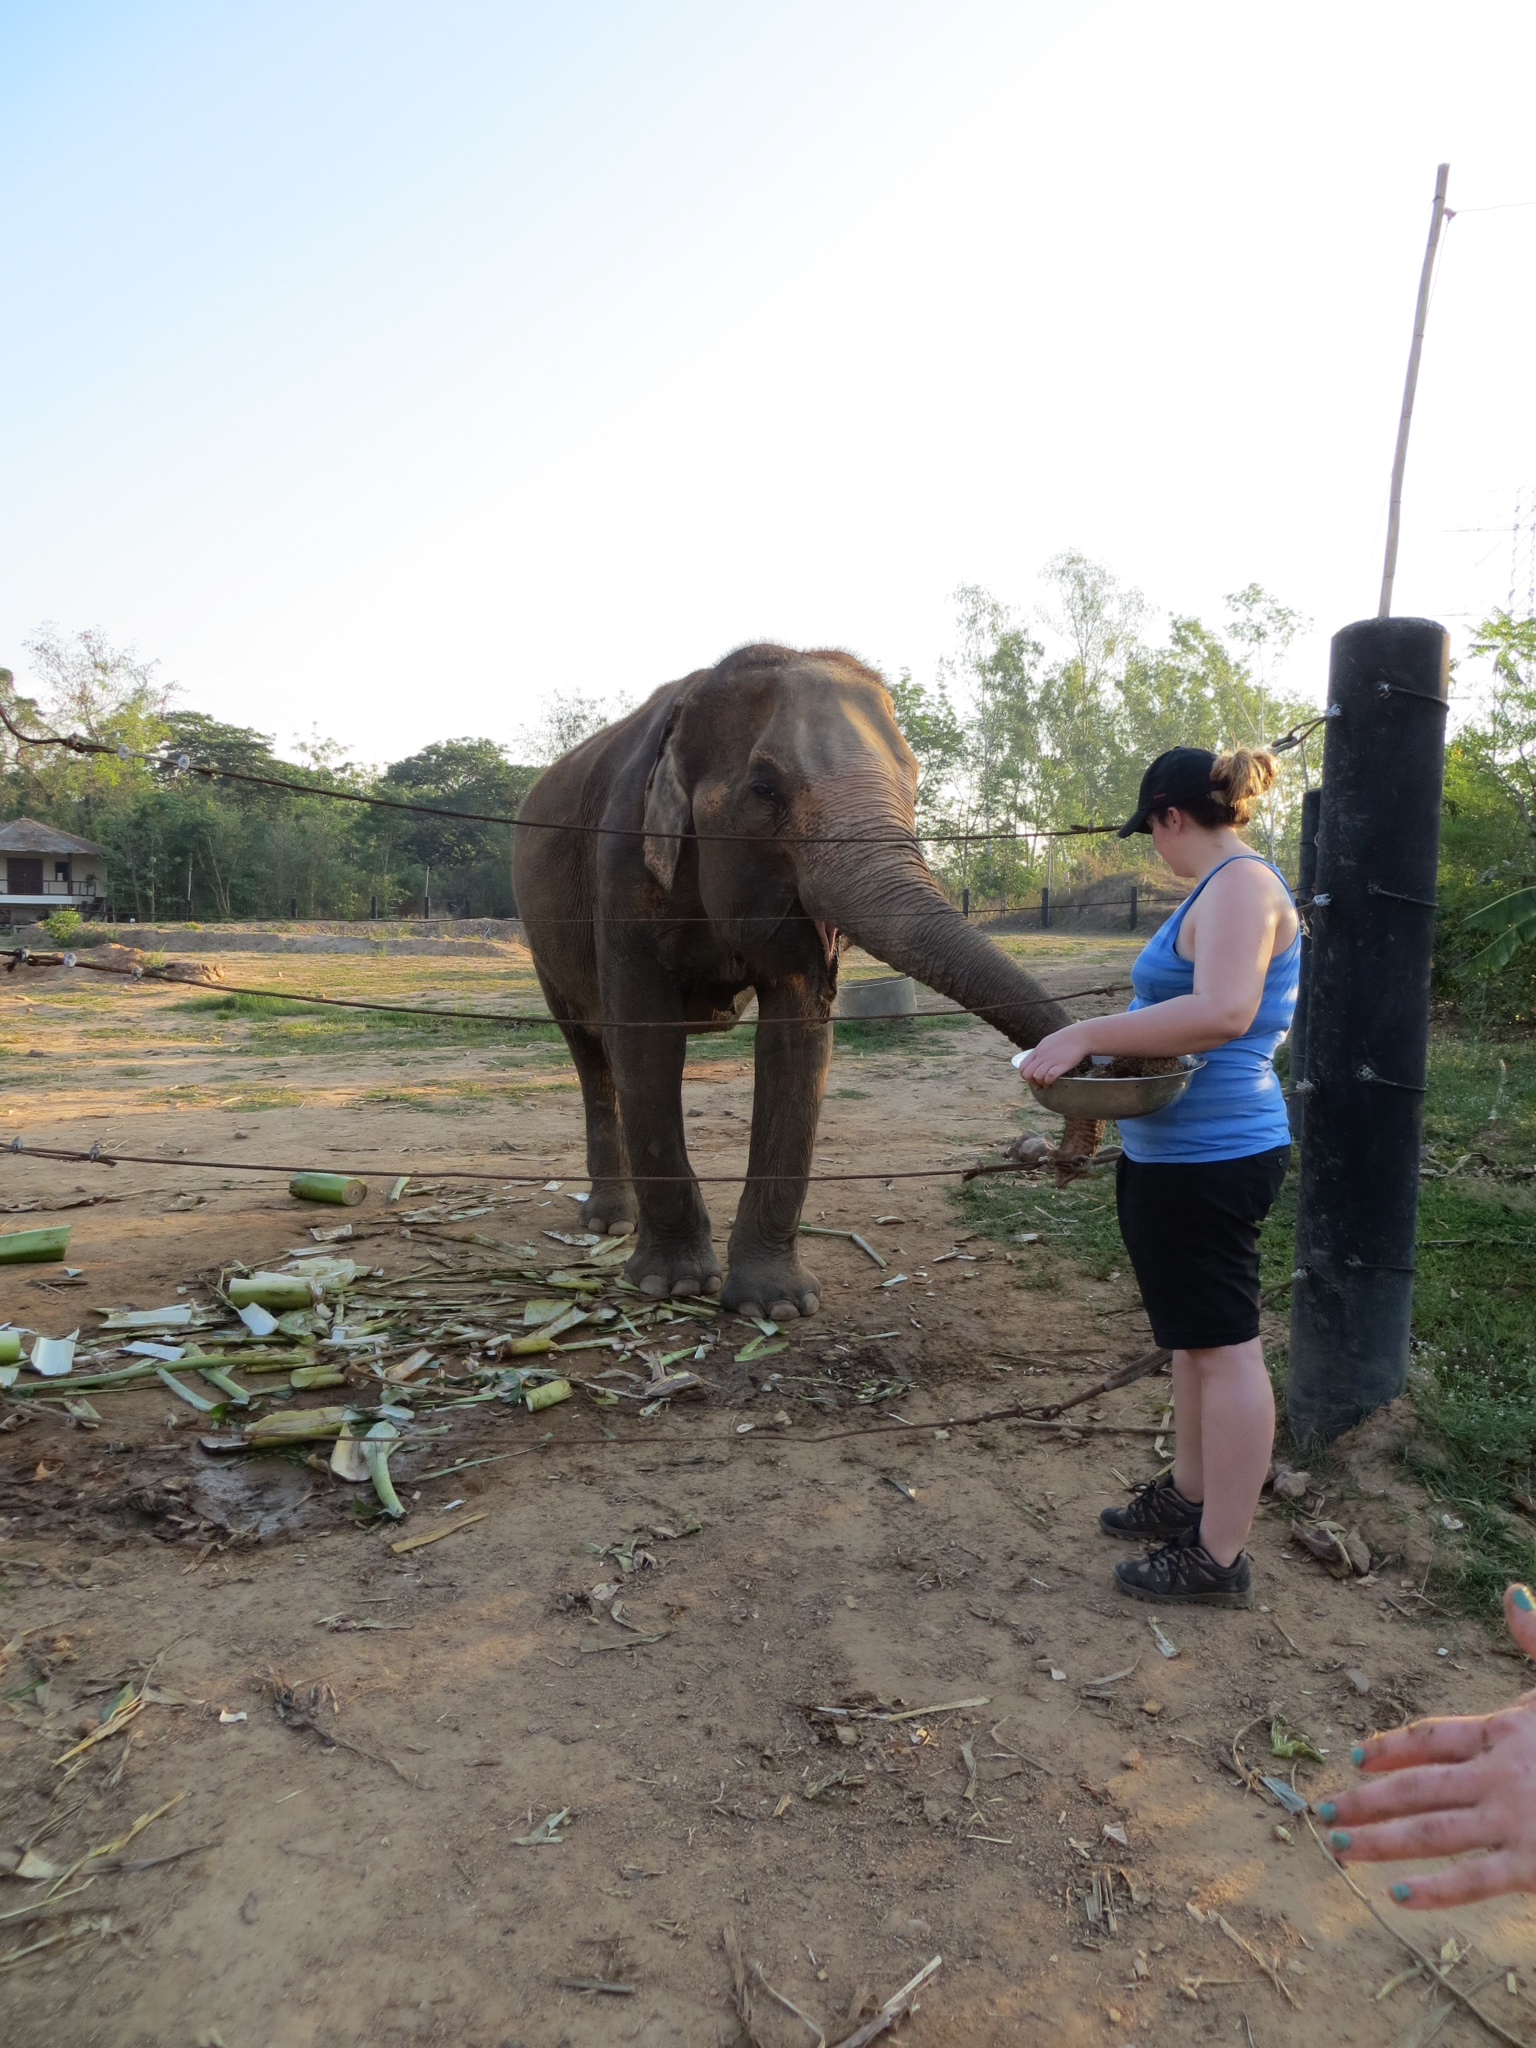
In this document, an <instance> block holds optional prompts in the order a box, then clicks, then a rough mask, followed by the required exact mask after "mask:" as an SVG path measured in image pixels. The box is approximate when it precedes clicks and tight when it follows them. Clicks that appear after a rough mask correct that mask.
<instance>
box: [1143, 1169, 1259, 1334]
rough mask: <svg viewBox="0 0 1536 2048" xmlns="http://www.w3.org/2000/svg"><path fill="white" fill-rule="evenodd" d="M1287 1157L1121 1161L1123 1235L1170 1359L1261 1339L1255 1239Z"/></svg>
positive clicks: (1148, 1307) (1153, 1322)
mask: <svg viewBox="0 0 1536 2048" xmlns="http://www.w3.org/2000/svg"><path fill="white" fill-rule="evenodd" d="M1290 1162H1291V1148H1290V1146H1289V1145H1285V1146H1282V1147H1281V1149H1280V1150H1279V1151H1276V1152H1255V1153H1253V1154H1252V1155H1251V1156H1250V1157H1249V1158H1247V1159H1209V1160H1196V1161H1191V1162H1189V1163H1187V1164H1186V1163H1182V1162H1181V1163H1173V1162H1163V1161H1154V1160H1148V1161H1145V1162H1141V1161H1137V1160H1134V1159H1126V1158H1124V1157H1122V1158H1121V1160H1120V1163H1119V1165H1118V1166H1117V1167H1116V1168H1115V1209H1116V1212H1117V1213H1118V1215H1119V1218H1120V1235H1121V1236H1122V1237H1123V1238H1124V1239H1125V1249H1126V1251H1127V1252H1128V1253H1129V1255H1130V1261H1131V1265H1132V1268H1133V1269H1134V1271H1135V1274H1136V1284H1137V1286H1138V1287H1139V1288H1140V1289H1141V1299H1142V1303H1143V1305H1144V1306H1145V1308H1146V1311H1147V1315H1148V1318H1149V1319H1150V1321H1151V1324H1152V1335H1153V1336H1154V1337H1155V1338H1156V1340H1157V1342H1158V1343H1159V1344H1161V1345H1162V1346H1163V1347H1164V1348H1165V1349H1166V1350H1169V1351H1204V1350H1210V1349H1214V1348H1215V1347H1216V1346H1217V1345H1221V1344H1246V1343H1248V1342H1249V1340H1250V1339H1251V1338H1254V1337H1257V1336H1258V1334H1259V1230H1260V1228H1261V1226H1262V1225H1263V1222H1264V1218H1265V1217H1266V1216H1267V1215H1268V1214H1269V1212H1270V1210H1271V1209H1272V1208H1273V1206H1274V1201H1275V1197H1276V1195H1278V1194H1279V1192H1280V1187H1281V1183H1282V1182H1283V1181H1284V1179H1285V1173H1286V1168H1287V1167H1288V1166H1289V1165H1290Z"/></svg>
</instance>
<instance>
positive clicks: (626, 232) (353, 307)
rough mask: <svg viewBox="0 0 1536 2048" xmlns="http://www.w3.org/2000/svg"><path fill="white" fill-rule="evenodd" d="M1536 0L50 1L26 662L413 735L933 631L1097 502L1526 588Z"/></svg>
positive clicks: (354, 738)
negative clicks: (56, 637) (591, 694)
mask: <svg viewBox="0 0 1536 2048" xmlns="http://www.w3.org/2000/svg"><path fill="white" fill-rule="evenodd" d="M1533 75H1536V8H1532V7H1531V6H1530V5H1529V4H1528V0H1520V4H1507V5H1506V4H1478V0H1460V4H1459V5H1458V6H1457V7H1455V8H1451V9H1446V8H1443V7H1430V6H1427V5H1419V4H1413V0H1408V4H1405V0H1391V4H1377V0H1353V4H1352V0H1344V4H1340V0H1331V4H1328V5H1325V6H1320V5H1313V4H1305V0H1303V4H1297V0H1287V4H1285V5H1283V6H1282V5H1277V4H1270V0H1250V4H1244V5H1241V6H1233V5H1231V4H1230V0H1226V4H1218V5H1204V4H1167V0H1152V4H1148V0H1139V4H1129V5H1122V4H1117V0H1079V4H1076V5H1064V4H1062V0H1056V4H1054V5H1036V4H1027V0H1015V4H1011V5H1005V4H991V0H945V4H939V0H926V4H914V0H805V4H801V0H757V4H754V5H743V4H740V0H736V4H730V5H721V4H719V0H647V4H645V5H640V4H636V0H627V4H625V0H546V4H544V5H540V6H529V5H516V4H507V0H501V4H489V0H485V4H477V0H435V4H434V5H433V6H431V7H429V8H428V7H421V6H418V5H400V4H389V0H368V4H366V5H364V4H356V5H349V4H346V0H304V4H302V5H299V4H292V0H264V4H262V5H261V6H259V7H254V8H209V7H207V6H206V5H202V4H190V0H187V4H173V0H161V4H155V0H140V4H137V5H130V4H126V0H119V4H108V0H98V4H85V0H75V4H71V0H55V4H51V5H49V6H47V7H31V8H25V7H23V6H21V5H19V4H15V0H13V4H11V5H9V6H0V132H3V134H4V136H5V147H4V150H3V152H0V223H3V226H0V282H3V301H0V303H3V311H0V394H3V399H0V479H3V482H0V662H4V663H7V664H8V665H10V666H11V667H13V668H15V669H16V671H17V675H18V680H20V681H23V682H25V680H26V677H27V673H28V665H27V659H26V656H25V654H24V653H23V650H22V646H21V642H22V640H23V638H24V637H25V636H26V635H28V634H30V633H31V631H32V630H33V629H34V628H35V627H36V626H37V625H38V624H39V623H40V622H41V621H43V620H53V621H55V622H57V623H58V624H60V625H61V626H63V627H65V628H66V629H70V630H72V629H74V628H76V627H79V626H84V625H88V624H100V625H101V626H103V627H104V628H105V629H106V630H107V632H108V633H109V634H110V635H111V636H112V637H113V638H115V639H117V640H120V641H131V642H134V643H136V644H137V646H138V648H139V650H140V652H141V653H142V654H144V655H146V656H148V655H158V656H159V657H161V659H162V661H163V663H164V672H165V673H166V674H168V675H170V676H173V677H175V678H176V679H177V680H179V681H180V682H181V683H182V685H183V686H184V688H185V692H186V697H185V701H187V702H188V703H190V704H192V705H194V706H196V707H198V708H200V709H204V710H207V711H210V712H212V713H214V714H215V715H217V716H220V717H223V718H227V719H230V720H233V721H235V722H238V723H241V724H250V725H255V726H257V727H258V728H260V729H262V730H267V731H275V732H276V733H278V734H279V735H280V736H282V737H284V738H286V737H288V736H289V735H291V734H293V733H295V732H304V731H307V730H308V729H309V728H310V726H311V725H314V724H317V725H318V726H319V727H320V728H321V729H322V731H324V732H327V733H330V734H333V735H335V736H336V737H337V738H339V739H341V740H343V741H344V742H345V743H346V744H347V745H348V747H349V748H350V749H352V750H354V751H355V752H356V753H357V754H359V755H360V756H362V757H364V758H371V759H384V758H388V757H391V756H398V755H400V754H402V753H404V752H406V751H408V750H411V749H413V748H415V747H418V746H420V745H423V744H425V743H426V742H428V741H429V740H432V739H438V738H447V737H452V736H457V735H460V734H471V733H487V734H490V735H492V736H494V737H496V738H499V739H503V740H510V739H512V738H513V737H514V735H515V734H516V733H517V731H518V729H519V728H520V727H522V726H524V725H526V724H527V723H528V722H529V720H530V719H531V717H532V716H533V715H534V713H535V712H536V709H537V706H538V702H539V700H540V699H541V698H542V697H543V696H545V695H546V694H547V693H548V692H549V691H550V690H552V689H556V688H567V689H568V688H581V689H585V690H593V691H597V692H599V693H606V692H610V691H611V692H619V691H628V692H638V691H643V690H647V689H649V688H650V687H652V686H653V685H654V684H655V683H657V682H660V681H664V680H666V679H667V678H668V677H671V676H674V675H678V674H681V673H683V672H685V671H686V670H688V669H690V668H693V667H697V666H700V665H702V664H705V663H708V662H710V661H713V660H714V659H716V658H717V657H718V656H719V655H720V654H721V653H723V652H724V651H725V650H726V649H727V648H729V647H731V646H733V645H735V644H737V643H738V642H740V641H742V640H745V639H749V638H759V637H772V638H778V639H783V640H787V641H791V642H799V643H802V644H827V643H832V644H838V645H843V646H848V647H851V648H853V649H854V650H855V651H857V652H858V653H859V654H861V655H863V656H864V657H865V658H866V659H869V660H872V661H874V662H876V663H877V664H879V665H880V666H882V667H884V668H886V669H887V670H888V671H891V672H894V671H895V670H897V669H899V668H901V667H904V666H909V667H911V668H912V669H913V670H914V671H915V672H916V673H917V674H918V675H920V676H924V677H927V676H929V675H931V673H932V671H933V666H934V663H935V661H936V659H937V657H938V656H939V655H940V654H941V653H943V652H944V651H945V649H946V648H947V647H949V646H950V645H951V642H952V620H953V606H952V604H951V602H950V592H951V591H952V590H953V588H954V586H955V585H956V584H957V583H959V582H961V581H969V582H978V583H981V584H984V585H986V586H988V587H989V588H991V589H992V590H994V591H995V592H996V593H997V594H998V595H999V596H1001V597H1004V598H1006V599H1009V600H1011V601H1013V602H1015V603H1017V604H1020V605H1023V606H1030V605H1033V604H1034V603H1036V602H1037V601H1038V599H1039V594H1040V593H1039V591H1038V587H1037V585H1036V582H1035V577H1036V572H1037V571H1038V569H1039V567H1040V564H1041V563H1042V562H1043V561H1044V560H1045V559H1046V557H1047V556H1049V555H1050V554H1052V553H1054V552H1055V551H1056V550H1058V549H1060V548H1062V547H1066V546H1077V547H1081V548H1083V549H1084V550H1085V551H1087V552H1088V553H1090V554H1092V555H1094V556H1096V557H1098V558H1100V559H1102V560H1104V561H1106V562H1107V563H1109V564H1110V565H1111V566H1112V567H1113V568H1115V569H1116V570H1117V571H1118V572H1119V573H1120V574H1121V575H1122V576H1124V577H1125V578H1126V579H1127V580H1129V581H1132V582H1135V583H1138V584H1140V585H1141V587H1142V588H1143V589H1144V590H1145V591H1146V593H1147V595H1148V597H1149V598H1150V599H1152V600H1153V602H1154V603H1155V604H1156V605H1158V606H1159V607H1161V608H1163V609H1164V610H1166V609H1169V608H1177V609H1180V610H1192V611H1198V612H1200V613H1202V614H1203V615H1205V616H1206V617H1207V618H1208V619H1210V620H1211V621H1212V622H1215V620H1216V619H1217V617H1218V615H1219V613H1220V609H1221V597H1222V594H1223V593H1224V592H1225V591H1227V590H1230V589H1233V588H1235V587H1237V586H1238V585H1240V584H1242V583H1246V582H1247V581H1249V580H1250V579H1253V578H1257V579H1258V580H1259V581H1260V582H1262V583H1264V584H1265V585H1267V586H1268V587H1269V588H1270V589H1272V590H1273V591H1275V592H1276V593H1277V594H1278V595H1279V596H1281V597H1282V598H1284V599H1285V600H1286V601H1288V602H1289V603H1291V604H1293V605H1296V606H1298V607H1300V608H1301V609H1302V610H1303V611H1305V612H1306V613H1308V614H1309V615H1310V616H1311V617H1313V618H1314V619H1315V620H1316V621H1317V622H1318V627H1319V631H1318V633H1317V634H1316V635H1315V636H1313V637H1312V638H1311V639H1310V640H1308V641H1307V642H1305V643H1302V644H1301V645H1299V646H1298V648H1297V650H1296V655H1295V658H1294V660H1293V664H1292V669H1291V674H1290V678H1289V680H1290V681H1291V682H1293V683H1294V684H1295V685H1296V686H1297V687H1300V688H1303V689H1305V690H1307V691H1309V692H1320V690H1321V688H1322V684H1323V678H1324V673H1325V666H1326V658H1327V650H1326V640H1327V635H1328V633H1330V632H1331V631H1333V630H1334V629H1336V628H1337V627H1338V626H1340V625H1342V624H1344V623H1346V622H1347V621H1349V620H1351V619H1354V618H1358V617H1362V616H1365V615H1368V614H1370V613H1371V612H1373V611H1374V610H1375V600H1376V592H1377V584H1378V580H1379V576H1380V554H1381V546H1382V539H1383V533H1384V524H1385V501H1386V487H1387V478H1388V471H1389V467H1390V462H1391V454H1392V442H1393V435H1394V433H1395V429H1396V421H1397V410H1398V404H1399V399H1400V395H1401V386H1402V375H1403V367H1404V360H1405V356H1406V350H1407V342H1408V331H1409V324H1410V318H1411V313H1412V306H1413V296H1414V291H1415V288H1416V285H1417V278H1418V267H1419V262H1420V257H1421V254H1422V249H1423V240H1424V233H1425V229H1426V226H1427V221H1428V211H1429V199H1430V194H1431V192H1432V189H1433V183H1434V171H1435V165H1436V163H1437V161H1439V160H1440V159H1441V158H1448V159H1449V161H1450V163H1451V203H1452V205H1453V206H1460V207H1463V208H1466V209H1471V208H1479V207H1502V208H1504V209H1505V210H1502V211H1496V212H1471V211H1466V212H1464V213H1463V214H1462V217H1461V218H1459V219H1457V220H1456V221H1455V222H1454V223H1453V224H1452V226H1451V228H1450V230H1449V235H1448V242H1447V247H1446V254H1445V258H1444V261H1443V264H1442V268H1441V272H1440V277H1439V282H1438V285H1437V289H1436V296H1435V300H1434V303H1433V306H1432V310H1431V318H1430V338H1429V343H1428V347H1427V350H1426V354H1425V362H1424V371H1423V377H1422V381H1421V384H1420V393H1419V406H1418V412H1417V415H1416V420H1415V438H1414V444H1413V448H1412V451H1411V455H1410V460H1409V472H1408V493H1407V504H1406V513H1405V524H1404V538H1403V551H1402V560H1401V566H1400V572H1399V580H1398V593H1397V605H1396V609H1397V610H1399V611H1403V612H1415V611H1416V612H1422V613H1427V614H1431V615H1434V616H1438V617H1440V618H1442V619H1444V620H1445V621H1446V622H1447V624H1449V625H1451V626H1453V627H1456V628H1463V627H1464V626H1465V624H1466V622H1467V621H1469V620H1470V619H1473V618H1475V617H1477V616H1479V615H1481V614H1482V613H1483V612H1484V611H1485V610H1486V609H1488V608H1489V607H1490V606H1492V605H1494V604H1501V603H1503V602H1504V601H1505V600H1506V598H1507V595H1508V589H1509V576H1510V536H1509V534H1508V532H1507V531H1504V532H1499V531H1496V530H1490V531H1484V532H1470V533H1469V532H1466V531H1463V529H1467V528H1477V529H1498V528H1501V527H1502V528H1505V529H1507V528H1508V527H1509V525H1510V522H1511V517H1512V511H1513V505H1514V498H1515V493H1516V491H1517V490H1519V489H1532V490H1533V495H1536V379H1533V376H1532V362H1533V358H1536V348H1533V342H1532V336H1533V335H1536V206H1523V207H1522V206H1512V205H1511V204H1510V203H1511V202H1527V201H1536V141H1533V134H1536V129H1533V124H1532V121H1531V118H1530V101H1529V94H1530V80H1531V78H1532V76H1533Z"/></svg>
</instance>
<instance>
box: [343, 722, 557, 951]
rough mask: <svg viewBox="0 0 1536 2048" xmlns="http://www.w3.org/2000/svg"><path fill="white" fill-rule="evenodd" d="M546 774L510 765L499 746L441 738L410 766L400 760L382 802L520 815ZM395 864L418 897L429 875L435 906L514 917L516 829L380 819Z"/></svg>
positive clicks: (387, 775)
mask: <svg viewBox="0 0 1536 2048" xmlns="http://www.w3.org/2000/svg"><path fill="white" fill-rule="evenodd" d="M537 775H538V770H537V769H536V768H533V767H527V766H521V765H519V764H517V763H515V762H513V761H511V760H509V759H508V757H507V754H506V751H505V749H504V748H502V747H500V746H498V745H497V743H496V742H495V741H494V740H486V739H460V740H438V741H435V742H434V743H433V744H432V745H431V746H429V747H424V748H423V749H422V750H421V752H420V753H418V754H412V755H410V756H409V757H408V758H407V759H406V760H403V761H396V762H393V763H392V764H391V765H390V766H389V767H388V768H387V769H386V770H385V771H384V775H383V778H382V780H381V782H380V784H379V794H380V795H381V796H394V797H400V798H404V799H405V800H407V801H409V802H412V803H428V804H430V803H434V802H438V803H441V804H442V805H443V807H444V809H445V810H449V809H451V810H460V811H479V812H482V813H484V814H485V815H487V816H490V817H515V816H516V815H517V811H518V807H519V805H520V804H521V803H522V801H523V798H524V797H525V796H526V795H527V794H528V791H529V790H530V789H531V788H532V787H533V784H534V781H535V779H536V778H537ZM373 816H374V818H375V819H376V820H377V821H380V822H379V823H378V824H376V826H375V831H376V833H378V834H379V835H380V836H379V838H378V839H377V840H376V844H378V845H380V846H381V847H382V846H383V844H384V843H385V841H386V840H387V843H388V847H389V854H388V861H389V862H390V863H392V864H393V868H394V870H395V871H396V872H397V873H398V875H399V876H400V878H401V879H403V880H404V881H405V882H406V884H407V885H408V886H409V887H411V888H412V889H413V890H414V891H416V892H418V893H420V892H424V890H425V888H426V884H427V879H428V876H429V875H430V877H431V894H432V898H433V900H434V902H438V901H441V902H442V903H444V904H445V905H449V906H451V907H452V908H455V909H458V910H460V911H462V912H463V913H464V914H466V915H471V916H477V917H510V916H512V915H513V914H514V903H513V896H512V830H511V827H510V826H508V825H487V824H481V823H476V822H474V821H472V820H467V819H457V818H446V817H445V818H442V819H434V818H432V817H430V816H423V815H421V814H420V813H416V814H410V813H406V814H401V813H390V812H386V811H380V812H375V813H374V814H373Z"/></svg>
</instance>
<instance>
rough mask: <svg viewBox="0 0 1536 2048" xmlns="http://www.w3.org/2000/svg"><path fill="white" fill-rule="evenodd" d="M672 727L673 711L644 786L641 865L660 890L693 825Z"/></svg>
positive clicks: (674, 722)
mask: <svg viewBox="0 0 1536 2048" xmlns="http://www.w3.org/2000/svg"><path fill="white" fill-rule="evenodd" d="M676 725H677V713H676V712H675V711H674V712H673V714H672V716H671V718H669V719H668V721H667V729H666V731H665V733H663V735H662V742H661V751H660V753H659V754H658V755H657V756H656V765H655V767H654V768H652V770H651V774H650V780H649V781H648V782H647V783H646V785H645V864H646V866H647V867H648V868H649V869H650V871H651V873H652V874H653V875H654V876H655V877H656V879H657V881H658V882H660V884H661V886H662V887H663V889H670V888H671V887H672V878H673V876H674V875H675V874H676V873H677V860H678V855H679V854H680V853H681V852H682V850H683V835H684V834H685V833H686V832H687V831H688V830H689V829H690V827H691V826H692V823H693V804H692V799H691V798H690V797H689V794H688V791H687V788H686V787H685V786H684V783H683V778H682V774H681V772H680V770H679V768H678V762H677V746H676V742H675V739H674V732H675V728H676Z"/></svg>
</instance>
